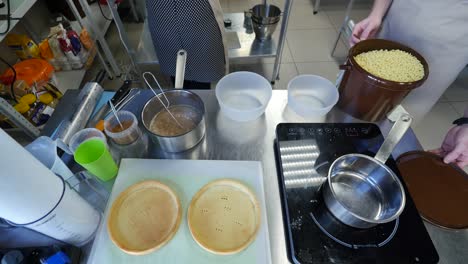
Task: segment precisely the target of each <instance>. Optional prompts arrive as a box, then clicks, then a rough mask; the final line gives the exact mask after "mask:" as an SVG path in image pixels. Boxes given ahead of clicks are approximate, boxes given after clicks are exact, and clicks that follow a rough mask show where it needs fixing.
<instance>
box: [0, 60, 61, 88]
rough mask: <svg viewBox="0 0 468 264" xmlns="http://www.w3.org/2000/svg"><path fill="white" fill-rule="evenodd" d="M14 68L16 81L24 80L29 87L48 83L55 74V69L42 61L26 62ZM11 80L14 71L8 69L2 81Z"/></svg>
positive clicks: (19, 63)
mask: <svg viewBox="0 0 468 264" xmlns="http://www.w3.org/2000/svg"><path fill="white" fill-rule="evenodd" d="M13 68H15V71H16V80H23V81H25V82H26V84H27V85H28V86H32V85H34V84H39V85H42V84H44V83H47V82H48V81H49V79H50V78H52V74H53V73H54V67H52V65H50V63H48V62H47V61H46V60H42V59H29V60H24V61H21V62H18V63H17V64H15V65H13ZM10 78H11V79H12V78H13V71H12V70H11V69H8V70H7V71H6V72H5V74H3V76H2V79H10Z"/></svg>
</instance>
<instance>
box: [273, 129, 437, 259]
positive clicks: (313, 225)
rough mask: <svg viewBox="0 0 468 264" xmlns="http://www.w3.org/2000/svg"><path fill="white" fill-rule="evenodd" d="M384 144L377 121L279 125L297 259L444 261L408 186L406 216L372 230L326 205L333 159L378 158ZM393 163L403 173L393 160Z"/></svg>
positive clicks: (287, 217)
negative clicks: (341, 217) (326, 184)
mask: <svg viewBox="0 0 468 264" xmlns="http://www.w3.org/2000/svg"><path fill="white" fill-rule="evenodd" d="M382 142H383V137H382V134H381V132H380V130H379V128H378V127H377V126H376V125H374V124H366V123H355V124H354V123H349V124H343V123H336V124H334V123H317V124H293V123H283V124H279V125H278V126H277V127H276V141H275V155H276V161H277V163H276V164H277V169H278V182H279V187H280V193H281V198H282V209H283V218H284V223H285V233H286V234H285V235H286V242H287V243H286V244H287V245H288V257H289V259H290V261H291V262H292V263H303V264H305V263H360V264H362V263H437V262H438V260H439V256H438V254H437V251H436V250H435V248H434V245H433V244H432V241H431V238H430V237H429V234H428V233H427V231H426V228H425V227H424V224H423V222H422V220H421V217H420V216H419V213H418V211H417V210H416V207H415V205H414V203H413V200H412V199H411V197H410V195H409V193H408V191H407V189H406V186H405V191H406V197H407V200H406V206H405V209H404V211H403V213H402V214H401V215H400V217H399V218H398V219H396V220H394V221H392V222H389V223H385V224H380V225H377V226H375V227H372V228H369V229H358V228H353V227H350V226H347V225H345V224H343V223H341V222H340V221H339V220H338V219H336V218H335V217H334V216H333V215H332V214H331V213H330V211H328V209H327V208H326V206H325V205H324V203H323V200H322V193H321V186H322V184H323V183H324V182H325V181H326V177H327V173H328V168H329V167H330V165H331V163H332V162H333V161H334V160H335V159H336V158H338V157H340V156H342V155H344V154H348V153H362V154H366V155H369V156H373V155H375V153H376V152H377V151H378V149H379V147H380V145H381V144H382ZM387 165H388V166H389V167H390V168H391V169H392V170H393V171H394V172H396V173H397V175H399V172H398V169H397V167H396V164H395V161H394V160H393V159H389V160H388V161H387ZM399 177H400V180H401V181H403V179H402V178H401V176H400V175H399Z"/></svg>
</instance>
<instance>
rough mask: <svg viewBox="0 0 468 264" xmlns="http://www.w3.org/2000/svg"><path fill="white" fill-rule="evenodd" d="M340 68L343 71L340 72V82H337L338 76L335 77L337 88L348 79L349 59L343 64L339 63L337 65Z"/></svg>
mask: <svg viewBox="0 0 468 264" xmlns="http://www.w3.org/2000/svg"><path fill="white" fill-rule="evenodd" d="M338 68H339V69H340V70H342V71H344V72H343V73H342V74H341V80H340V82H339V83H338V79H339V78H340V77H338V79H337V82H336V83H335V85H336V87H337V88H340V87H341V84H342V83H343V84H346V82H347V81H348V78H349V72H348V71H350V70H351V64H349V61H348V60H346V61H345V63H344V64H342V65H340V66H339V67H338Z"/></svg>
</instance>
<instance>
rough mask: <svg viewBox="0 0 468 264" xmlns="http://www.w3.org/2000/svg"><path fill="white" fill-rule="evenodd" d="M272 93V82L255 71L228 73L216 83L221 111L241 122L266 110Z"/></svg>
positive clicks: (256, 116) (253, 117)
mask: <svg viewBox="0 0 468 264" xmlns="http://www.w3.org/2000/svg"><path fill="white" fill-rule="evenodd" d="M271 94H272V88H271V84H270V82H269V81H268V80H267V79H265V78H264V77H262V76H261V75H258V74H256V73H253V72H234V73H231V74H228V75H226V76H224V77H223V78H222V79H221V80H220V81H219V82H218V84H217V85H216V98H217V99H218V102H219V106H220V108H221V112H222V113H223V114H224V115H226V116H227V117H228V118H230V119H232V120H235V121H241V122H244V121H252V120H255V119H257V118H259V117H260V116H261V115H262V114H263V113H264V112H265V109H266V107H267V105H268V102H269V101H270V98H271Z"/></svg>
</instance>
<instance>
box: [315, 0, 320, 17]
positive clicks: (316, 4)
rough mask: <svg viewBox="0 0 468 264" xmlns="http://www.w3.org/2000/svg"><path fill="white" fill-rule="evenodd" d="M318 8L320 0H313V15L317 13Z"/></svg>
mask: <svg viewBox="0 0 468 264" xmlns="http://www.w3.org/2000/svg"><path fill="white" fill-rule="evenodd" d="M319 9H320V0H315V3H314V15H315V14H317V13H318V11H319Z"/></svg>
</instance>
